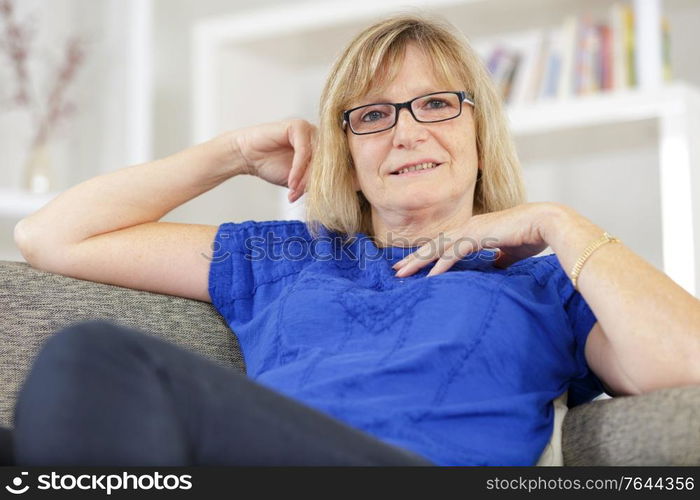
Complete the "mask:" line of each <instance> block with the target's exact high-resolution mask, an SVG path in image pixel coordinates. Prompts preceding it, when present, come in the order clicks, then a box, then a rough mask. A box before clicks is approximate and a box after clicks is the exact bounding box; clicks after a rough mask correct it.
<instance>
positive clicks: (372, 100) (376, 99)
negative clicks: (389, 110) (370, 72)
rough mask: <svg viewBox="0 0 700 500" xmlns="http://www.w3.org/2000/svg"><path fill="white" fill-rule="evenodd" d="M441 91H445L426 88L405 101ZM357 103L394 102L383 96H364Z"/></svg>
mask: <svg viewBox="0 0 700 500" xmlns="http://www.w3.org/2000/svg"><path fill="white" fill-rule="evenodd" d="M443 91H445V90H444V89H443V90H430V89H427V88H426V89H423V90H422V91H419V92H418V93H416V94H414V95H413V97H410V98H408V99H407V101H410V100H411V99H413V98H415V97H420V96H424V95H428V94H432V93H433V92H443ZM445 92H448V91H445ZM358 101H362V103H365V104H374V103H380V102H387V103H393V102H395V101H392V100H391V99H389V98H387V97H385V96H384V94H376V97H373V96H372V95H371V94H370V95H369V96H365V97H364V98H362V99H361V100H360V99H358ZM362 103H360V104H358V106H363V104H362Z"/></svg>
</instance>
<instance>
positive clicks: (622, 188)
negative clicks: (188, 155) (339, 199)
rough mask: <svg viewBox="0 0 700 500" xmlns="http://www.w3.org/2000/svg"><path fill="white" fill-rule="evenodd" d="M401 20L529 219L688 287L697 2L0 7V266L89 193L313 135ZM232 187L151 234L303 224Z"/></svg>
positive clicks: (284, 208)
mask: <svg viewBox="0 0 700 500" xmlns="http://www.w3.org/2000/svg"><path fill="white" fill-rule="evenodd" d="M399 12H423V13H430V14H435V15H439V16H443V17H444V18H445V19H447V20H449V21H450V22H451V23H453V24H454V25H455V26H457V27H458V28H459V29H460V30H461V31H462V32H463V33H464V34H465V35H466V36H467V38H468V39H469V40H470V42H471V43H472V44H473V46H474V47H475V48H476V49H477V50H478V51H479V53H480V54H481V56H482V58H483V60H484V62H485V63H486V64H487V65H488V67H489V70H490V71H491V72H492V74H493V77H494V80H495V81H496V83H497V85H498V86H499V88H500V89H501V92H502V95H503V99H504V102H505V103H506V105H507V107H508V113H509V117H510V123H511V129H512V131H513V134H514V136H515V139H516V144H517V147H518V152H519V154H520V157H521V160H522V163H523V171H524V175H525V181H526V186H527V189H528V198H529V201H558V202H562V203H565V204H567V205H569V206H572V207H573V208H575V209H576V210H577V211H579V212H580V213H582V214H583V215H585V216H586V217H588V218H590V219H591V220H592V221H594V222H595V223H597V224H599V225H601V226H602V227H604V228H606V230H607V231H608V232H610V233H612V234H614V235H616V236H618V237H619V238H621V239H622V240H623V241H624V242H625V243H626V244H627V245H629V246H630V247H631V248H632V249H633V250H634V251H636V252H637V253H639V254H640V255H641V256H642V257H644V258H645V259H646V260H648V261H649V262H651V263H652V264H653V265H654V266H656V267H657V268H659V269H661V270H663V271H664V272H666V273H667V274H668V275H669V276H671V277H672V278H673V279H674V280H675V281H676V282H677V283H679V284H680V285H681V286H683V287H684V288H685V289H686V290H688V291H690V292H691V293H693V294H695V295H696V296H697V295H698V288H700V236H699V235H700V198H699V196H700V58H698V57H697V47H698V45H699V44H700V0H629V1H623V0H618V1H612V0H586V1H583V0H433V1H413V2H411V1H394V0H354V1H353V2H347V1H344V0H343V1H336V0H327V1H322V0H305V1H296V0H257V1H256V2H249V1H244V0H21V1H18V0H0V159H1V160H2V163H0V168H1V170H0V172H1V173H0V259H2V260H23V259H22V257H21V255H20V253H19V251H18V250H17V249H16V248H15V246H14V243H13V241H12V229H13V227H14V225H15V224H16V222H17V221H18V220H19V219H21V218H22V217H24V216H25V215H27V214H29V213H31V212H33V211H35V210H37V209H38V208H39V207H40V206H42V205H43V204H45V203H46V202H47V201H48V200H50V199H51V198H52V197H54V196H55V195H56V194H57V193H59V192H61V191H63V190H65V189H67V188H69V187H70V186H73V185H75V184H77V183H79V182H82V181H84V180H86V179H88V178H90V177H93V176H96V175H99V174H101V173H105V172H109V171H112V170H115V169H118V168H122V167H124V166H127V165H133V164H136V163H141V162H146V161H149V160H152V159H155V158H160V157H163V156H166V155H169V154H171V153H174V152H176V151H179V150H182V149H184V148H186V147H188V146H190V145H193V144H195V143H198V142H201V141H204V140H206V139H207V138H210V137H212V136H214V135H216V134H218V133H220V132H222V131H224V130H227V129H235V128H239V127H244V126H247V125H252V124H256V123H261V122H265V121H272V120H278V119H283V118H289V117H301V118H305V119H308V120H310V121H312V122H316V121H317V119H316V116H317V111H318V97H319V94H320V91H321V88H322V86H323V83H324V80H325V76H326V74H327V72H328V69H329V67H330V64H331V63H332V61H333V59H334V58H335V57H336V56H337V55H338V54H339V53H340V51H341V50H342V48H343V46H344V45H345V43H346V42H347V41H348V40H349V39H350V38H351V37H352V36H353V35H354V34H355V33H357V32H358V31H359V30H360V29H362V28H363V27H364V26H366V25H368V24H369V23H371V22H372V21H374V20H376V19H377V18H380V17H383V16H386V15H388V14H392V13H399ZM302 216H303V198H302V199H301V200H299V201H298V202H296V203H295V204H294V205H290V204H289V203H288V202H287V201H286V190H284V189H282V188H278V187H275V186H270V185H267V184H265V183H264V182H263V181H259V180H257V179H254V178H235V179H232V180H230V181H228V182H226V183H224V184H222V185H220V186H218V187H217V188H215V189H213V190H211V191H209V192H207V193H205V194H203V195H202V196H200V197H198V198H197V199H195V200H192V201H190V202H188V203H186V204H185V205H183V206H181V207H179V208H177V209H176V210H174V211H172V212H171V213H169V214H168V215H167V216H166V217H164V219H163V220H169V221H177V222H191V223H200V224H215V225H218V224H220V223H222V222H225V221H243V220H248V219H255V220H266V219H287V218H302Z"/></svg>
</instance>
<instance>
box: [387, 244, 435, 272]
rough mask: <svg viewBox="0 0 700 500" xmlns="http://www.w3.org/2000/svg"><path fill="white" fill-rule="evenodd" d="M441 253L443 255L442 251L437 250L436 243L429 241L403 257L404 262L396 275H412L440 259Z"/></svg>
mask: <svg viewBox="0 0 700 500" xmlns="http://www.w3.org/2000/svg"><path fill="white" fill-rule="evenodd" d="M440 255H442V252H440V251H439V250H437V251H436V250H435V248H434V245H431V244H430V243H428V244H427V245H424V246H422V247H420V248H419V249H418V250H416V251H415V252H413V253H412V254H411V255H409V256H408V257H406V258H405V259H403V261H404V263H403V264H402V265H401V266H400V269H399V270H398V271H397V272H396V274H395V276H399V277H405V276H410V275H412V274H413V273H415V272H416V271H418V270H420V269H422V268H424V267H425V266H427V265H428V264H430V263H431V262H433V261H435V260H436V259H438V258H439V257H440ZM399 262H401V261H399Z"/></svg>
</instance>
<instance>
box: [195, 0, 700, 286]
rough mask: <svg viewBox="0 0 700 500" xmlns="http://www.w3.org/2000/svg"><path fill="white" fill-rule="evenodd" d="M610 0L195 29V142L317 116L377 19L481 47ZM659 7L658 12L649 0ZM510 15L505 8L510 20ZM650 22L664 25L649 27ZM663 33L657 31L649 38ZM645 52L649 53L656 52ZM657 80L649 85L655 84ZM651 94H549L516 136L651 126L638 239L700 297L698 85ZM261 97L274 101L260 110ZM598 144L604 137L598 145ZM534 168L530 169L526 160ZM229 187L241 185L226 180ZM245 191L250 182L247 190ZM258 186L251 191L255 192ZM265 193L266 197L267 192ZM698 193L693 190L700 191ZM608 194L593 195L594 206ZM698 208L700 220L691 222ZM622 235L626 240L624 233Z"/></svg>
mask: <svg viewBox="0 0 700 500" xmlns="http://www.w3.org/2000/svg"><path fill="white" fill-rule="evenodd" d="M689 1H690V0H665V1H664V2H663V3H662V2H661V1H660V0H636V2H634V3H635V4H636V5H637V6H639V5H641V4H645V7H646V8H647V10H648V11H650V12H652V13H654V14H653V15H659V14H660V13H661V12H662V9H661V7H662V6H663V9H665V10H666V11H668V9H678V8H682V7H687V5H688V2H689ZM612 3H613V2H612V1H611V0H589V1H587V2H580V1H577V0H434V1H419V2H416V1H414V2H411V3H410V6H408V7H407V4H406V2H405V1H400V0H385V1H383V2H381V3H378V2H376V1H371V0H358V1H355V2H352V3H347V2H340V1H326V2H322V1H310V2H303V3H294V4H293V5H290V6H289V7H276V8H274V9H265V10H259V11H253V12H249V13H246V14H244V15H238V16H233V17H229V18H227V17H223V18H222V17H220V18H216V19H208V20H204V21H201V22H199V23H198V24H197V25H196V26H195V28H194V29H193V32H192V56H193V71H192V75H193V81H192V89H193V91H192V109H193V111H194V120H193V124H192V141H193V142H199V141H203V140H206V139H207V138H210V137H212V136H214V135H216V134H217V133H219V132H221V131H222V130H224V129H235V128H239V127H244V126H248V125H252V124H255V123H260V122H264V121H272V120H277V119H281V118H285V117H292V116H294V117H301V118H305V119H308V120H310V121H316V116H317V114H318V113H317V99H318V96H319V94H320V91H321V87H322V85H323V82H324V80H325V77H326V75H327V72H328V69H329V67H330V64H331V63H332V61H333V59H334V58H335V57H336V56H337V54H338V53H339V52H340V50H341V49H342V47H343V46H344V45H345V44H346V43H347V41H348V40H350V38H351V37H352V36H353V35H354V34H355V33H357V32H358V31H359V30H360V29H362V28H363V27H364V26H366V25H367V24H368V23H370V22H371V21H372V20H374V19H377V18H381V17H383V16H385V15H387V14H390V13H396V12H411V11H415V10H416V8H418V9H420V10H422V11H423V12H429V13H435V14H438V15H441V16H443V17H444V18H446V19H448V20H449V21H450V22H452V23H453V24H454V25H456V26H457V27H458V28H460V29H461V30H462V31H463V32H464V33H465V34H466V35H467V36H468V38H470V40H471V41H472V42H478V40H479V39H480V38H483V39H486V38H493V37H497V36H499V35H504V36H507V35H508V34H510V33H513V32H519V31H522V30H526V29H546V28H549V27H552V26H554V25H558V24H559V23H560V22H561V21H562V19H563V18H564V17H565V16H567V15H580V14H584V13H591V14H593V15H595V14H600V15H601V16H603V15H605V13H606V12H607V11H608V10H609V8H610V6H611V4H612ZM650 4H651V8H649V5H650ZM504 13H507V15H504ZM646 25H647V26H648V27H647V28H646V29H652V28H649V26H658V25H659V24H658V23H655V22H651V23H650V22H646ZM650 36H651V38H652V39H656V40H658V33H652V34H650ZM647 50H648V49H647ZM647 83H648V80H647ZM643 87H644V88H643V90H639V89H637V90H627V91H619V92H614V93H610V92H608V93H604V94H596V95H590V96H586V97H579V98H571V99H569V100H566V101H561V100H557V101H554V100H553V101H542V102H537V103H535V104H532V105H527V106H519V107H514V108H512V109H510V110H509V117H510V122H511V129H512V131H513V133H514V135H515V137H516V140H523V139H525V140H526V139H527V138H529V137H539V138H542V137H547V136H548V135H549V134H551V133H553V132H556V131H561V130H569V131H570V132H571V133H573V134H580V140H581V141H586V140H588V137H589V135H590V130H591V128H595V127H598V126H608V127H611V126H612V127H615V128H618V129H620V130H623V129H627V130H630V131H632V132H631V133H633V131H634V130H635V129H634V127H638V124H639V123H640V122H653V127H654V130H655V134H654V142H655V143H656V146H657V147H658V159H657V160H656V162H657V164H658V177H657V178H656V180H655V182H657V183H658V190H659V196H660V206H659V208H658V210H659V212H660V213H659V214H658V215H659V217H660V221H661V222H660V226H661V229H660V234H648V235H640V236H639V237H638V238H637V239H638V240H641V239H642V237H646V238H648V240H649V241H650V243H649V244H652V242H653V244H657V241H658V240H660V246H661V254H662V258H661V262H660V266H662V268H663V270H664V272H666V274H668V275H669V276H670V277H671V278H672V279H674V281H676V282H677V283H678V284H679V285H681V286H682V287H684V288H685V289H686V290H688V291H689V292H690V293H692V294H694V295H696V296H697V295H698V293H700V205H698V195H700V179H698V177H699V175H698V174H695V175H694V173H695V172H700V151H699V148H698V145H696V144H695V143H694V142H693V138H697V137H700V123H699V120H700V118H698V117H700V92H699V91H698V89H697V88H695V87H694V86H692V85H689V84H684V83H674V84H670V85H663V84H661V83H660V82H659V84H657V85H644V86H643ZM261 98H264V99H265V103H266V106H265V107H261V106H259V99H261ZM591 148H592V149H595V148H596V144H595V143H592V144H591ZM525 167H526V168H527V165H525ZM228 189H231V190H233V189H235V187H229V188H228ZM241 189H243V188H241ZM247 189H249V188H247ZM260 189H261V196H278V197H279V200H280V202H279V207H280V208H279V216H280V218H300V217H301V215H302V212H301V211H300V209H299V207H291V208H289V207H288V205H286V204H285V201H284V200H285V198H286V191H279V190H278V191H264V190H265V189H266V188H265V187H264V186H261V187H260ZM263 191H264V193H265V194H264V195H263V194H262V193H263ZM694 194H695V196H693V195H694ZM594 202H595V203H600V200H591V203H594ZM693 215H695V217H693ZM623 240H624V239H623Z"/></svg>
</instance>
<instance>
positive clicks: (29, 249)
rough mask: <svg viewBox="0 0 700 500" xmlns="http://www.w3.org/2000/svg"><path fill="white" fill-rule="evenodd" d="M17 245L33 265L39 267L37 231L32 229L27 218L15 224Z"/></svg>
mask: <svg viewBox="0 0 700 500" xmlns="http://www.w3.org/2000/svg"><path fill="white" fill-rule="evenodd" d="M13 238H14V241H15V246H16V247H17V249H18V250H19V251H20V253H21V254H22V257H24V260H26V261H27V263H28V264H29V265H31V266H32V267H38V266H37V261H38V255H37V254H38V252H37V249H38V247H39V245H38V243H37V236H36V231H34V230H32V229H31V227H30V223H29V221H28V220H27V219H26V218H25V219H22V220H20V221H19V222H18V223H17V224H15V228H14V231H13Z"/></svg>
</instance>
